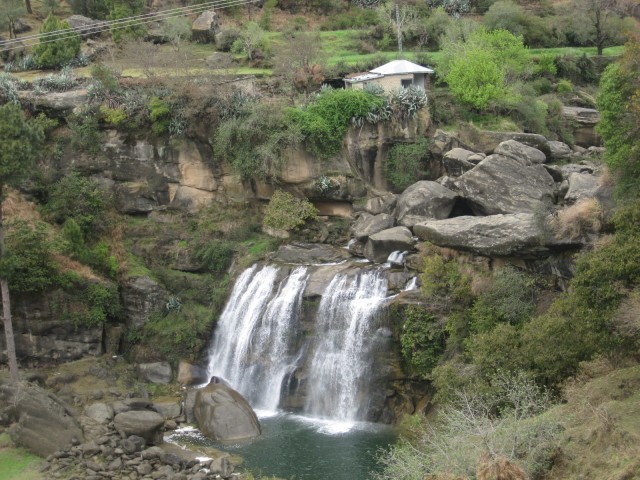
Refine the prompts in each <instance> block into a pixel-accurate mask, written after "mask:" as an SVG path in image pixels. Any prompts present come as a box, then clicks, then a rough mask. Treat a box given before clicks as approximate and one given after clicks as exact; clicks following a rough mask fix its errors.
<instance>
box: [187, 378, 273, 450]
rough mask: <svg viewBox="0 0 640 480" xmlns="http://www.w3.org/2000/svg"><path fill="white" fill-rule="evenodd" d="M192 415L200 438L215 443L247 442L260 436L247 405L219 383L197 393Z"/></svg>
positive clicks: (233, 391) (228, 388)
mask: <svg viewBox="0 0 640 480" xmlns="http://www.w3.org/2000/svg"><path fill="white" fill-rule="evenodd" d="M194 415H195V418H196V422H197V423H198V427H199V428H200V431H201V432H202V433H203V435H205V436H206V437H208V438H210V439H211V440H214V441H217V442H235V441H240V440H249V439H251V438H255V437H257V436H259V435H260V434H261V433H262V430H261V428H260V422H259V421H258V417H257V416H256V414H255V412H254V411H253V409H252V408H251V406H250V405H249V403H247V401H246V400H245V399H244V398H243V397H242V395H240V394H239V393H238V392H236V391H235V390H233V389H232V388H230V387H228V386H226V385H224V384H223V383H210V384H209V385H207V386H206V387H205V388H203V389H201V390H198V393H197V394H196V402H195V407H194Z"/></svg>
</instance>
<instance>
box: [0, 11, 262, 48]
mask: <svg viewBox="0 0 640 480" xmlns="http://www.w3.org/2000/svg"><path fill="white" fill-rule="evenodd" d="M257 1H258V0H221V1H217V2H208V3H205V4H201V5H196V6H192V7H182V8H179V9H172V10H164V11H161V12H156V13H152V14H145V15H136V16H132V17H125V18H121V19H117V20H112V21H110V22H100V24H98V25H92V26H88V27H82V28H80V29H77V30H76V29H73V30H70V29H62V30H56V31H53V32H46V33H41V34H38V35H30V36H29V37H20V38H17V39H12V40H6V41H3V42H0V47H3V48H0V52H6V51H9V50H14V49H17V48H23V47H25V46H27V47H31V46H34V45H37V44H45V43H51V42H57V41H60V40H62V39H64V38H66V37H68V36H70V35H72V34H76V33H77V34H87V33H90V34H94V33H102V32H107V31H113V30H120V29H123V28H130V27H135V26H139V25H144V24H147V23H155V22H158V21H162V20H167V19H169V18H179V17H184V16H187V15H191V14H193V13H201V12H204V11H206V10H209V9H211V8H212V7H213V8H214V9H215V8H228V7H233V6H238V5H245V4H250V3H255V2H257ZM149 17H151V18H149ZM49 37H56V38H53V39H48V38H49ZM27 38H28V40H27V42H33V43H27V44H26V45H25V44H23V43H22V42H23V40H24V39H27ZM43 38H44V39H46V40H45V41H39V42H37V40H41V39H43Z"/></svg>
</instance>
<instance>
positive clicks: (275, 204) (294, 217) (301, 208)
mask: <svg viewBox="0 0 640 480" xmlns="http://www.w3.org/2000/svg"><path fill="white" fill-rule="evenodd" d="M316 215H317V210H316V208H315V207H314V206H313V204H312V203H311V202H309V201H308V200H307V199H299V198H296V197H294V196H293V195H291V194H290V193H288V192H284V191H282V190H276V191H275V192H274V193H273V195H272V197H271V200H270V201H269V205H267V209H266V211H265V215H264V224H265V225H266V226H268V227H271V228H277V229H282V230H293V229H295V228H298V227H301V226H302V225H304V224H305V223H306V222H307V221H308V220H314V219H315V218H316Z"/></svg>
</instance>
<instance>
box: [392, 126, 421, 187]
mask: <svg viewBox="0 0 640 480" xmlns="http://www.w3.org/2000/svg"><path fill="white" fill-rule="evenodd" d="M428 146H429V141H428V140H427V139H426V138H419V139H418V141H417V142H415V143H398V144H396V145H394V146H393V147H391V148H390V149H389V156H388V157H387V159H386V160H385V162H384V170H385V174H386V176H387V178H388V179H389V182H391V185H392V186H393V188H394V190H395V191H398V192H401V191H403V190H405V189H406V188H407V187H409V186H410V185H412V184H414V183H415V182H417V181H418V180H420V179H421V178H423V177H424V176H425V175H426V174H427V171H426V168H425V160H426V158H427V155H428Z"/></svg>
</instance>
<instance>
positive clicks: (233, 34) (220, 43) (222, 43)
mask: <svg viewBox="0 0 640 480" xmlns="http://www.w3.org/2000/svg"><path fill="white" fill-rule="evenodd" d="M239 38H240V32H239V31H237V30H234V29H232V28H228V29H225V30H222V31H221V32H220V33H219V34H218V35H216V47H217V48H218V50H220V51H221V52H230V51H231V47H232V46H233V44H234V43H235V42H236V40H238V39H239Z"/></svg>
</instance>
